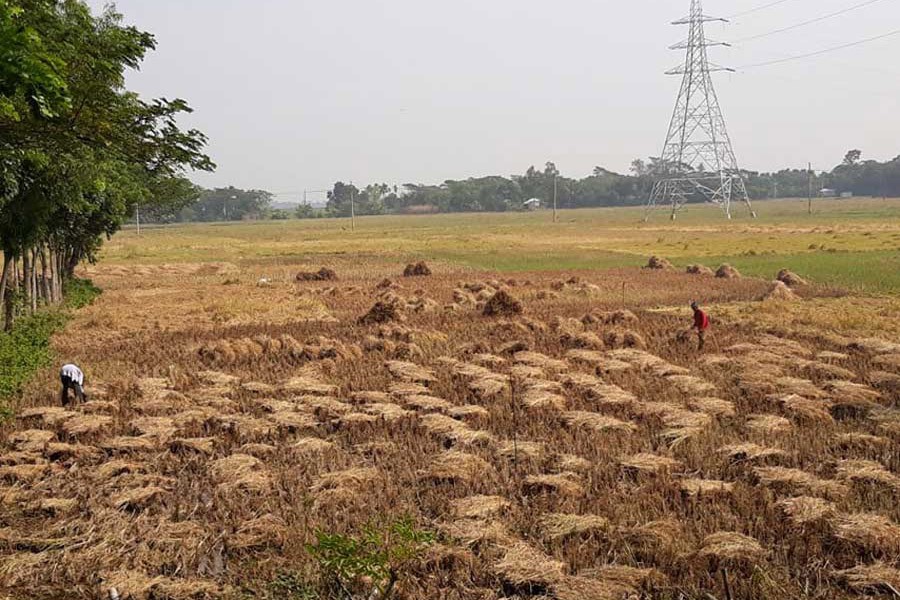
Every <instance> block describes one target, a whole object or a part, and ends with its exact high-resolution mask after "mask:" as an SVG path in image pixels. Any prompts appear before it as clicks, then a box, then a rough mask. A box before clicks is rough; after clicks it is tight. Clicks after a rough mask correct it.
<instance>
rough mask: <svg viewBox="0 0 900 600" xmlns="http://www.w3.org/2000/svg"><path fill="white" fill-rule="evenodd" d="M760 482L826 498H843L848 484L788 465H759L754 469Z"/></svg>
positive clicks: (777, 487)
mask: <svg viewBox="0 0 900 600" xmlns="http://www.w3.org/2000/svg"><path fill="white" fill-rule="evenodd" d="M753 472H754V473H755V474H756V477H757V479H758V480H759V482H760V484H762V485H765V486H770V487H774V488H776V489H779V488H780V489H785V490H787V491H789V492H800V493H804V494H810V495H812V496H822V497H825V498H835V499H838V498H843V497H844V496H846V494H847V492H848V491H849V490H848V489H847V486H845V485H843V484H841V483H838V482H837V481H833V480H830V479H820V478H818V477H816V476H815V475H812V474H810V473H807V472H806V471H801V470H800V469H790V468H787V467H757V468H755V469H754V470H753Z"/></svg>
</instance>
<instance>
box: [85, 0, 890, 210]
mask: <svg viewBox="0 0 900 600" xmlns="http://www.w3.org/2000/svg"><path fill="white" fill-rule="evenodd" d="M771 1H772V0H707V1H706V2H705V4H704V8H705V12H706V13H707V14H710V15H715V16H726V17H731V16H734V15H739V14H740V13H744V12H746V11H749V10H752V9H755V8H757V7H760V6H763V5H765V4H769V3H771ZM862 1H863V0H782V1H781V2H780V3H779V4H778V5H777V6H772V7H770V8H766V9H763V10H758V11H755V12H751V13H750V14H743V15H740V16H734V18H732V20H731V22H729V23H727V24H726V23H710V24H708V25H707V37H708V38H712V39H716V40H721V41H734V40H740V39H743V38H747V37H752V36H756V35H759V34H764V33H768V32H771V31H774V30H777V29H780V28H784V27H788V26H791V25H794V24H796V23H800V22H803V21H808V20H811V19H815V18H818V17H821V16H824V15H827V14H829V13H833V12H837V11H840V10H843V9H846V8H849V7H851V6H853V5H856V4H860V3H861V2H862ZM869 2H871V3H870V4H869V5H867V6H863V7H861V8H859V9H858V10H852V11H850V12H847V13H845V14H843V15H840V16H837V17H834V18H830V19H826V20H823V21H820V22H818V23H815V24H812V25H809V26H805V27H800V28H796V29H793V30H791V31H788V32H784V33H780V34H775V35H770V36H767V37H763V38H759V39H755V40H747V41H744V42H737V43H735V44H734V45H733V46H732V47H730V48H727V47H715V48H710V58H711V60H713V61H714V62H716V63H718V64H721V65H725V66H729V67H735V68H737V69H738V70H737V72H735V73H720V74H717V75H715V83H716V88H717V92H718V96H719V100H720V102H721V105H722V109H723V112H724V114H725V118H726V121H727V123H728V129H729V134H730V135H731V138H732V141H733V143H734V148H735V152H736V154H737V158H738V161H739V163H740V165H741V166H742V167H743V168H747V169H752V170H758V171H767V170H772V169H780V168H782V167H786V166H793V167H804V168H805V165H806V164H807V163H808V162H811V163H812V165H813V168H815V169H820V170H826V169H831V168H832V167H833V166H834V165H835V164H837V163H839V162H840V161H841V159H842V158H843V156H844V154H845V153H846V151H847V150H849V149H852V148H859V149H860V150H862V151H863V157H864V158H873V159H878V160H886V159H890V158H893V157H895V156H897V155H898V154H900V119H898V118H897V115H898V112H900V111H898V108H900V61H897V60H896V57H897V56H898V55H900V35H895V36H892V37H888V38H885V39H881V40H878V41H873V42H871V43H868V44H863V45H859V46H855V47H852V48H847V49H844V50H841V51H838V52H834V53H831V54H825V55H821V56H818V57H814V58H808V59H803V60H798V61H792V62H786V63H782V64H778V65H771V66H764V67H756V68H747V67H748V65H754V64H758V63H762V62H767V61H770V60H776V59H780V58H783V57H788V56H795V55H799V54H805V53H809V52H814V51H817V50H821V49H824V48H830V47H834V46H838V45H842V44H847V43H851V42H856V41H859V40H863V39H866V38H871V37H874V36H878V35H881V34H885V33H888V32H891V31H894V30H898V29H900V0H869ZM88 3H89V4H90V5H91V6H92V8H94V9H96V10H101V9H102V8H103V6H104V4H105V2H104V1H102V0H89V2H88ZM689 5H690V2H689V1H688V0H619V1H615V2H614V1H612V0H556V1H555V2H552V3H550V2H537V1H536V0H454V1H452V2H448V1H446V0H120V1H119V2H117V3H116V7H117V9H118V10H119V11H120V12H122V13H123V14H124V15H125V20H126V22H127V23H129V24H133V25H135V26H137V27H139V28H141V29H144V30H146V31H150V32H152V33H153V34H155V36H156V38H157V42H158V49H157V50H156V51H155V52H154V53H152V54H150V55H149V56H148V58H147V59H146V61H145V63H144V65H143V66H142V68H141V70H140V71H139V72H135V73H132V74H130V75H129V79H128V85H129V87H131V88H132V89H134V90H136V91H138V92H139V93H141V94H142V95H144V96H146V97H167V98H174V97H180V98H185V99H187V100H188V101H189V102H190V104H191V106H192V107H193V108H194V109H195V112H194V113H193V114H192V115H191V116H190V117H188V118H186V119H184V120H183V123H182V124H183V125H184V126H188V127H196V128H198V129H200V130H202V131H203V132H204V133H206V134H207V135H208V136H209V140H210V142H209V153H210V155H211V157H212V158H213V160H214V161H215V162H216V163H217V164H218V169H217V171H216V172H215V173H213V174H205V173H199V174H195V175H193V176H192V179H194V180H195V181H196V182H197V183H199V184H201V185H204V186H207V187H224V186H228V185H234V186H236V187H240V188H254V189H266V190H269V191H271V192H274V193H276V194H277V199H278V200H280V201H291V200H295V201H296V200H299V199H300V198H301V197H302V193H303V190H324V189H328V188H330V187H331V185H332V184H333V183H334V182H335V181H338V180H341V181H353V182H354V183H357V184H365V183H369V182H374V181H378V182H386V183H389V184H403V183H407V182H412V183H440V182H442V181H444V180H446V179H464V178H467V177H475V176H483V175H495V174H497V175H507V176H508V175H510V174H514V173H522V172H524V171H525V170H526V169H527V168H528V166H529V165H536V166H539V167H540V166H542V165H543V164H544V163H545V162H547V161H548V160H551V161H553V162H555V163H556V165H557V166H558V168H559V169H560V171H561V172H562V173H563V174H564V175H566V176H570V177H584V176H586V175H588V174H589V173H590V172H591V171H592V170H593V168H594V166H598V165H600V166H603V167H605V168H608V169H611V170H616V171H619V172H626V171H627V170H628V167H629V164H630V163H631V161H632V160H633V159H635V158H639V157H648V156H658V155H659V154H660V151H661V149H662V145H663V142H664V138H665V134H666V129H667V126H668V122H669V119H670V117H671V113H672V108H673V106H674V102H675V98H676V95H677V91H678V87H679V84H680V79H679V77H673V76H666V75H664V71H666V70H667V69H670V68H672V67H675V66H677V65H678V64H680V63H681V62H682V60H683V56H682V54H683V51H673V50H669V49H668V46H670V45H672V44H674V43H677V42H678V41H680V40H681V39H682V38H683V36H685V35H686V33H687V30H686V29H687V28H686V27H678V26H672V25H671V24H670V22H671V21H673V20H676V19H679V18H680V17H682V16H685V15H686V14H687V13H688V10H689ZM309 198H310V199H314V198H315V195H314V194H310V196H309Z"/></svg>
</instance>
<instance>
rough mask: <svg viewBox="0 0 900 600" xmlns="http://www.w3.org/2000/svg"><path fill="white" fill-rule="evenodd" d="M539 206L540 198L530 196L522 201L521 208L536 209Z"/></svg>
mask: <svg viewBox="0 0 900 600" xmlns="http://www.w3.org/2000/svg"><path fill="white" fill-rule="evenodd" d="M540 207H541V199H540V198H532V199H530V200H526V201H525V202H523V203H522V208H524V209H525V210H538V209H539V208H540Z"/></svg>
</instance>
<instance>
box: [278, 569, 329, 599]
mask: <svg viewBox="0 0 900 600" xmlns="http://www.w3.org/2000/svg"><path fill="white" fill-rule="evenodd" d="M266 591H267V592H268V593H267V598H271V599H272V600H318V598H319V594H318V592H316V590H315V589H314V587H313V586H311V585H310V584H309V583H307V581H306V580H305V579H304V578H303V577H302V576H301V575H299V574H298V573H291V572H283V573H279V574H278V575H277V576H276V577H275V579H274V580H272V581H271V582H270V583H269V585H268V589H267V590H266Z"/></svg>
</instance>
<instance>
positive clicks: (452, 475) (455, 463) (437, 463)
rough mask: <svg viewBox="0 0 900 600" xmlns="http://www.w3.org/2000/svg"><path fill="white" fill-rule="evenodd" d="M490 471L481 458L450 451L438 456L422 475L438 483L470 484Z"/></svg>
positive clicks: (489, 466) (489, 467) (488, 465)
mask: <svg viewBox="0 0 900 600" xmlns="http://www.w3.org/2000/svg"><path fill="white" fill-rule="evenodd" d="M492 470H493V468H492V467H491V465H490V464H488V463H487V461H485V460H484V459H483V458H481V457H478V456H475V455H474V454H467V453H465V452H459V451H456V450H451V451H449V452H444V453H442V454H440V455H438V456H437V457H436V458H435V459H434V460H433V461H432V462H431V464H430V465H429V466H428V468H427V469H426V470H425V471H424V472H423V473H422V475H423V476H424V477H425V478H427V479H433V480H438V481H448V482H463V483H471V482H473V481H475V480H476V479H479V478H481V477H484V476H485V474H487V473H490V472H491V471H492Z"/></svg>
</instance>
